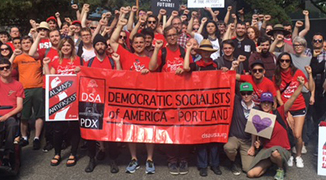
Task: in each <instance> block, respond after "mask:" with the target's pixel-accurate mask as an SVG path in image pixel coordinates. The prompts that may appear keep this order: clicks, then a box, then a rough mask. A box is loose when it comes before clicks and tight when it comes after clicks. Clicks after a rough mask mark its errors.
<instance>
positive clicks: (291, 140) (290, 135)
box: [273, 110, 296, 148]
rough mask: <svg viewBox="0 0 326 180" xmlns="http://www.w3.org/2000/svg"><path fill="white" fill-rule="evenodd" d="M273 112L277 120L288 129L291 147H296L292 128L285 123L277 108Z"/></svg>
mask: <svg viewBox="0 0 326 180" xmlns="http://www.w3.org/2000/svg"><path fill="white" fill-rule="evenodd" d="M273 114H275V115H276V120H277V122H278V123H279V124H280V125H281V126H282V127H283V128H284V129H285V130H286V131H287V133H288V138H289V141H290V146H291V148H292V147H294V146H295V145H296V140H295V138H294V135H293V132H292V129H291V128H290V127H289V126H287V125H286V124H285V122H284V121H283V119H282V117H281V115H280V114H279V113H278V111H277V110H274V111H273Z"/></svg>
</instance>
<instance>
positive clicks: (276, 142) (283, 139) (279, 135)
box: [264, 106, 291, 150]
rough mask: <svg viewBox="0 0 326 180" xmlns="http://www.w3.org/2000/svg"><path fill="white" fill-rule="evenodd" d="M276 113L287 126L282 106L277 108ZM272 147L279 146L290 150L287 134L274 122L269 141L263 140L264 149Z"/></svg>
mask: <svg viewBox="0 0 326 180" xmlns="http://www.w3.org/2000/svg"><path fill="white" fill-rule="evenodd" d="M277 111H278V113H279V114H280V116H281V118H282V120H283V121H284V122H285V124H286V125H287V126H288V123H287V121H286V117H285V112H284V106H280V107H278V108H277ZM274 146H281V147H283V148H284V149H286V150H290V149H291V145H290V141H289V137H288V132H287V130H285V129H284V128H283V126H282V125H281V124H279V123H278V122H277V120H275V125H274V129H273V132H272V136H271V139H265V145H264V148H265V149H268V148H271V147H274Z"/></svg>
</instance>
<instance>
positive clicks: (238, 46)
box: [233, 38, 256, 72]
mask: <svg viewBox="0 0 326 180" xmlns="http://www.w3.org/2000/svg"><path fill="white" fill-rule="evenodd" d="M233 42H234V45H235V50H234V57H235V58H238V56H239V55H244V56H246V57H247V59H246V61H244V62H243V68H244V70H245V71H246V72H248V71H249V57H250V55H251V52H255V51H256V44H255V42H254V41H252V40H251V39H248V38H244V39H243V40H242V41H239V40H238V39H237V38H236V39H233Z"/></svg>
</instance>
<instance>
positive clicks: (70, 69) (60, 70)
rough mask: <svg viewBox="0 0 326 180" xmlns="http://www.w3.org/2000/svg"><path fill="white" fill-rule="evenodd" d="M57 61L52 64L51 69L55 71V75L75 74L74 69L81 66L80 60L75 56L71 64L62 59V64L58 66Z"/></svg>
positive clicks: (68, 60) (69, 61) (67, 60)
mask: <svg viewBox="0 0 326 180" xmlns="http://www.w3.org/2000/svg"><path fill="white" fill-rule="evenodd" d="M59 62H60V61H59V60H57V61H54V62H53V63H52V67H53V68H54V69H55V73H56V74H63V75H66V74H75V68H76V67H77V66H81V64H80V58H79V57H78V56H76V58H75V60H74V61H73V62H71V60H70V59H65V58H64V59H62V63H61V64H59Z"/></svg>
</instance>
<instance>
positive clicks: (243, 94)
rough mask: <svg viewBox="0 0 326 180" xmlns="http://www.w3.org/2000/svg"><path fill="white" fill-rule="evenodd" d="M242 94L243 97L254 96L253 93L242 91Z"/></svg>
mask: <svg viewBox="0 0 326 180" xmlns="http://www.w3.org/2000/svg"><path fill="white" fill-rule="evenodd" d="M240 94H241V95H242V96H245V95H247V96H250V95H252V91H242V92H240Z"/></svg>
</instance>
